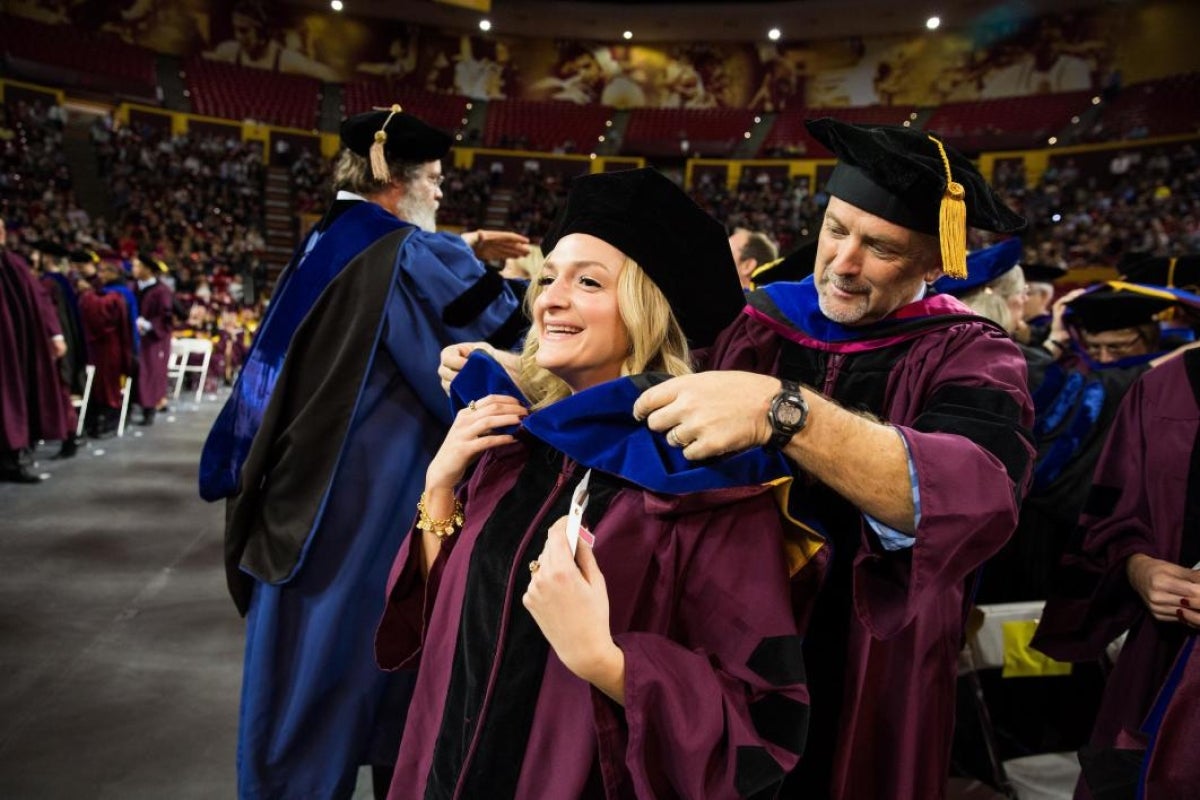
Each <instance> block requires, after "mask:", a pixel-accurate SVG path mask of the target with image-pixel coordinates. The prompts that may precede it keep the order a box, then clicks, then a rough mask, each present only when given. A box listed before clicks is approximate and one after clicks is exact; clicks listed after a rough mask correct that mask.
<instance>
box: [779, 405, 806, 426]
mask: <svg viewBox="0 0 1200 800" xmlns="http://www.w3.org/2000/svg"><path fill="white" fill-rule="evenodd" d="M775 419H777V420H779V422H780V423H781V424H783V425H788V426H791V425H799V424H800V422H801V421H802V420H803V419H804V412H803V411H802V410H801V409H799V408H797V407H796V406H794V405H792V404H791V403H788V402H783V403H780V404H779V408H777V409H776V410H775Z"/></svg>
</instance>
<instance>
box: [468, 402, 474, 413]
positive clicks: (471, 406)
mask: <svg viewBox="0 0 1200 800" xmlns="http://www.w3.org/2000/svg"><path fill="white" fill-rule="evenodd" d="M467 408H468V409H470V410H471V411H474V410H475V401H474V400H472V401H471V402H469V403H467Z"/></svg>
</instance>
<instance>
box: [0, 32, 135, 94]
mask: <svg viewBox="0 0 1200 800" xmlns="http://www.w3.org/2000/svg"><path fill="white" fill-rule="evenodd" d="M0 50H2V51H3V53H4V55H5V58H6V60H8V61H15V62H33V64H38V65H45V66H48V67H57V68H60V69H64V70H70V71H71V73H72V74H71V75H70V78H71V80H72V82H73V83H75V84H76V85H79V86H86V87H93V88H99V89H108V90H110V91H118V92H125V91H130V90H132V91H135V92H137V93H138V94H144V95H149V96H153V95H154V91H155V87H156V85H157V83H158V79H157V76H156V75H155V69H154V65H155V55H154V53H153V51H150V50H147V49H145V48H143V47H137V46H135V45H132V44H129V43H127V42H125V41H123V40H122V39H121V38H120V37H118V36H116V35H115V34H112V33H104V32H98V31H86V30H82V29H80V28H75V27H71V26H67V25H47V24H45V23H41V22H36V21H34V20H30V19H25V18H23V17H16V16H9V15H3V16H0ZM25 66H28V64H27V63H26V64H25ZM21 71H25V70H21ZM64 77H65V76H64Z"/></svg>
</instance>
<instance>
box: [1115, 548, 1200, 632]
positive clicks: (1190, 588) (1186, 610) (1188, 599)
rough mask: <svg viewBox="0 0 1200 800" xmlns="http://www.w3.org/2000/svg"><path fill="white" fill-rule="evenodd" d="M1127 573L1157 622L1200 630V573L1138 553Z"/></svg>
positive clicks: (1129, 565) (1129, 564) (1126, 567)
mask: <svg viewBox="0 0 1200 800" xmlns="http://www.w3.org/2000/svg"><path fill="white" fill-rule="evenodd" d="M1125 574H1126V575H1128V576H1129V584H1130V585H1131V586H1132V587H1133V588H1134V591H1136V592H1137V593H1138V594H1139V595H1140V596H1141V598H1142V602H1143V603H1145V604H1146V608H1148V609H1150V613H1151V614H1152V615H1153V616H1154V618H1155V619H1156V620H1158V621H1159V622H1182V623H1184V624H1186V625H1190V626H1192V627H1193V628H1197V627H1200V572H1198V571H1196V570H1194V569H1188V568H1187V567H1181V566H1179V565H1178V564H1172V563H1171V562H1170V561H1163V560H1161V559H1158V558H1152V557H1151V556H1148V555H1145V554H1143V553H1135V554H1133V555H1132V556H1130V557H1129V560H1128V561H1127V562H1125Z"/></svg>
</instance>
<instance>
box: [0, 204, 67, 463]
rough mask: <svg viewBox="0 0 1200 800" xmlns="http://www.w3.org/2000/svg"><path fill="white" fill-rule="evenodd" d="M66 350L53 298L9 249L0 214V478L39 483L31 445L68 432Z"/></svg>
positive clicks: (21, 259) (65, 435)
mask: <svg viewBox="0 0 1200 800" xmlns="http://www.w3.org/2000/svg"><path fill="white" fill-rule="evenodd" d="M65 352H66V344H65V342H64V340H63V336H62V329H61V328H60V327H59V324H58V316H57V314H56V313H55V311H54V307H53V305H52V304H51V301H50V298H49V296H48V295H47V294H46V293H45V290H44V289H42V286H41V284H39V283H38V281H37V280H36V279H35V278H34V276H33V272H32V271H31V270H30V269H29V264H28V263H27V262H26V261H25V259H24V258H22V257H21V256H19V255H17V254H16V253H14V252H12V251H10V250H9V249H8V233H7V229H6V228H5V224H4V220H0V481H11V482H15V483H37V482H38V481H39V480H40V478H39V477H38V476H37V475H35V474H33V473H32V472H30V470H29V465H28V463H26V462H27V460H28V456H29V449H30V447H31V445H33V444H34V443H36V442H37V441H38V440H39V439H57V440H65V439H68V438H70V435H71V431H73V430H74V422H75V420H74V419H73V416H72V415H71V413H70V411H71V406H70V403H69V402H64V396H63V387H62V384H61V382H60V380H59V377H58V367H57V364H56V360H57V359H58V358H59V357H61V356H62V355H63V354H64V353H65ZM68 400H69V398H68Z"/></svg>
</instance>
